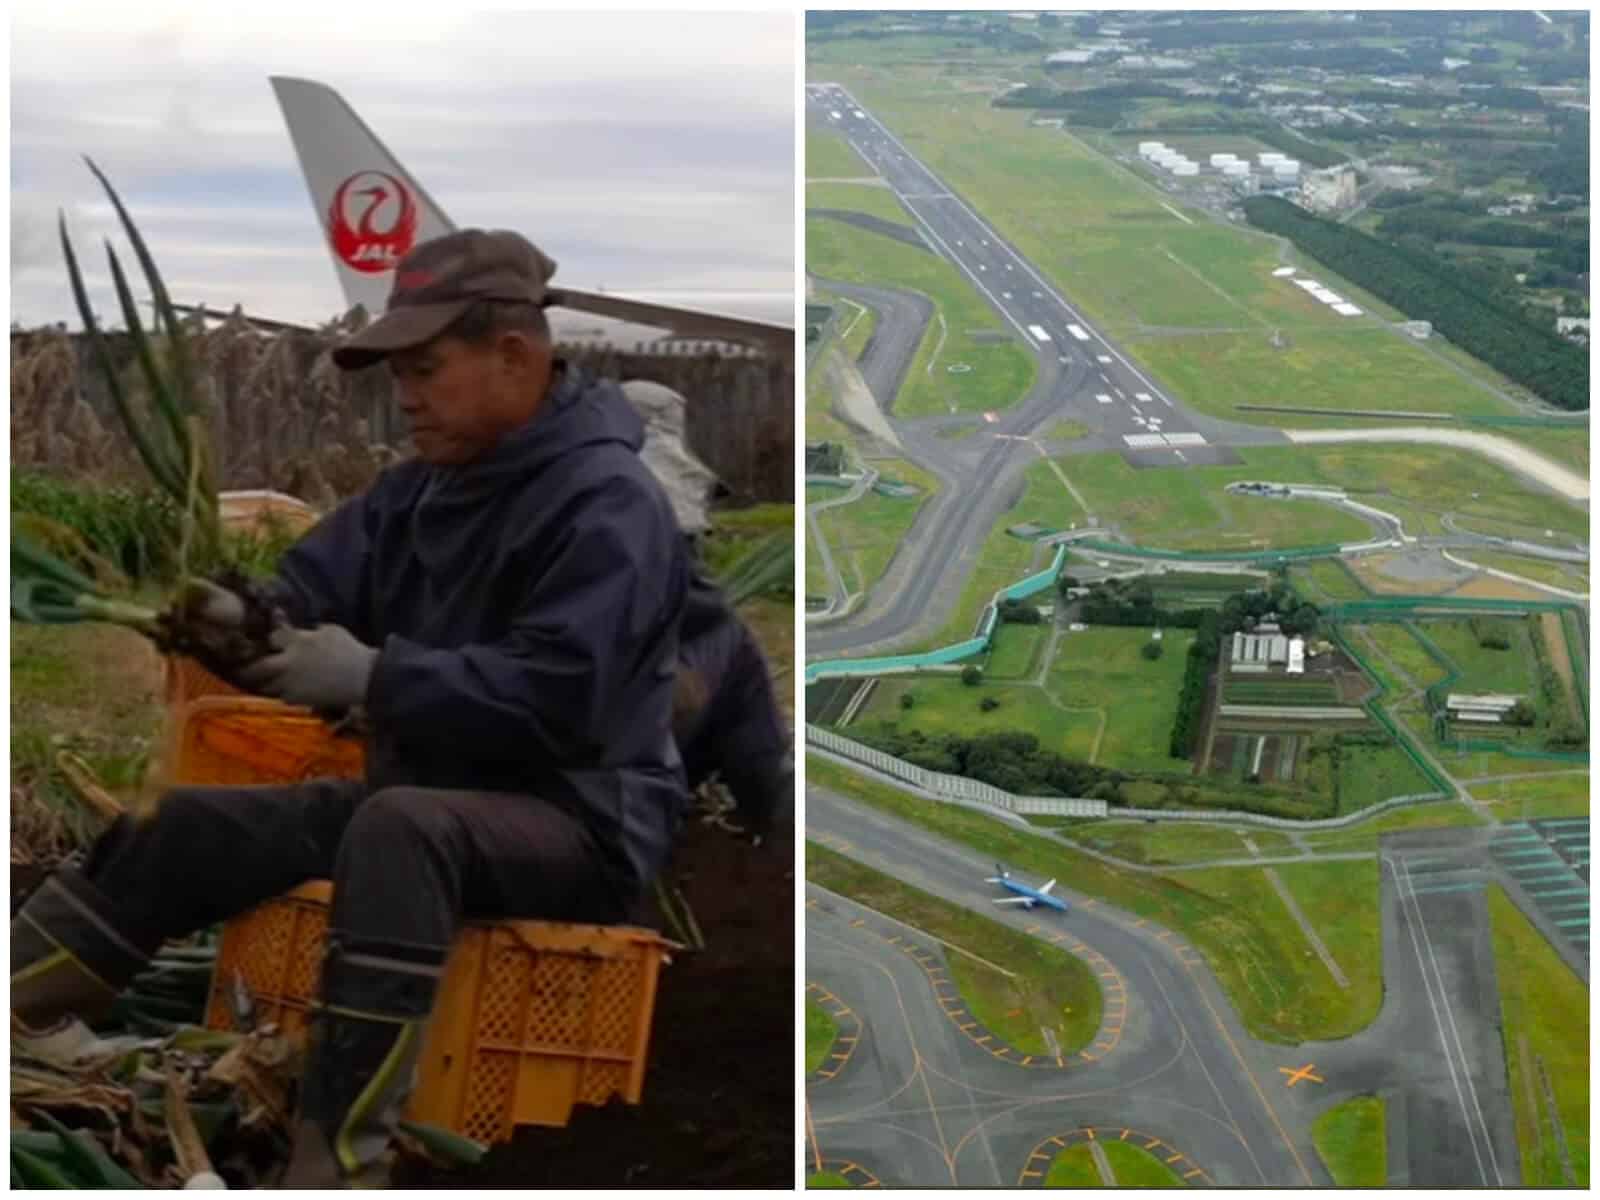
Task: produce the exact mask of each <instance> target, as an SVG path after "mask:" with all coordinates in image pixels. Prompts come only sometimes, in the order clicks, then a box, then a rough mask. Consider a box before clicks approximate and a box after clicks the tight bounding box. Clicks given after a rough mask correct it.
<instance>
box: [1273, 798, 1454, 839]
mask: <svg viewBox="0 0 1600 1200" xmlns="http://www.w3.org/2000/svg"><path fill="white" fill-rule="evenodd" d="M1482 824H1483V818H1482V817H1480V816H1479V815H1478V814H1477V812H1476V811H1474V810H1473V809H1470V808H1468V807H1467V806H1466V805H1464V804H1460V803H1458V802H1456V801H1454V800H1433V801H1429V802H1427V803H1424V804H1408V805H1406V806H1405V807H1404V808H1397V809H1395V810H1394V811H1392V812H1386V813H1384V814H1382V815H1381V816H1377V817H1373V818H1372V819H1371V820H1370V821H1362V822H1361V823H1360V824H1358V825H1357V826H1355V828H1353V829H1337V830H1332V831H1330V832H1328V833H1307V834H1304V835H1303V837H1302V840H1303V841H1304V843H1305V844H1306V846H1307V847H1309V848H1310V849H1312V850H1318V851H1340V850H1348V851H1354V850H1366V851H1376V850H1377V848H1378V839H1379V838H1380V837H1381V836H1382V835H1383V834H1386V833H1398V832H1399V831H1400V830H1402V829H1445V828H1454V827H1456V826H1460V825H1482Z"/></svg>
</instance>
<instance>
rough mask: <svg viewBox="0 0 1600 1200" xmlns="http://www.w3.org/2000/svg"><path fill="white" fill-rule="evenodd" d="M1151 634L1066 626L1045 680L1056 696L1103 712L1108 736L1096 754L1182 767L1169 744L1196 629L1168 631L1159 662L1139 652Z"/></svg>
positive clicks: (1111, 762)
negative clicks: (1068, 628) (1068, 630)
mask: <svg viewBox="0 0 1600 1200" xmlns="http://www.w3.org/2000/svg"><path fill="white" fill-rule="evenodd" d="M1150 633H1151V631H1150V630H1148V629H1136V628H1111V627H1093V628H1090V629H1086V630H1083V631H1082V632H1079V633H1067V634H1064V635H1063V636H1062V638H1061V641H1060V643H1059V644H1058V645H1057V648H1056V657H1055V661H1054V662H1052V663H1051V664H1050V669H1049V673H1048V675H1047V676H1046V680H1045V686H1046V687H1047V688H1048V689H1049V691H1050V693H1051V694H1052V695H1053V696H1055V698H1056V699H1057V700H1058V701H1060V702H1061V703H1062V704H1070V705H1073V706H1075V707H1077V706H1082V707H1086V708H1099V709H1101V710H1102V711H1104V712H1105V714H1106V730H1105V735H1104V737H1103V738H1102V739H1101V743H1100V752H1099V754H1098V755H1097V756H1096V757H1095V759H1094V761H1095V762H1097V763H1099V764H1100V765H1102V766H1108V767H1122V768H1125V769H1127V770H1154V771H1171V770H1174V769H1175V768H1176V766H1177V764H1176V763H1175V761H1174V760H1173V759H1172V758H1171V756H1170V755H1169V754H1168V746H1169V744H1170V740H1171V736H1172V722H1173V721H1174V720H1175V719H1176V717H1177V713H1178V693H1179V690H1180V689H1181V687H1182V684H1183V672H1184V664H1185V661H1186V656H1187V654H1188V652H1189V646H1190V645H1191V644H1192V643H1193V641H1194V633H1193V631H1192V630H1187V629H1168V630H1166V631H1165V633H1164V636H1163V638H1162V645H1163V646H1164V647H1165V649H1164V651H1163V652H1162V655H1161V657H1160V658H1158V659H1155V660H1153V661H1152V660H1150V659H1146V658H1144V657H1143V656H1142V655H1141V654H1140V653H1139V651H1140V648H1141V647H1143V646H1144V645H1145V643H1147V642H1148V641H1150Z"/></svg>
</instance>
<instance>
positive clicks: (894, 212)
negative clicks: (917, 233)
mask: <svg viewBox="0 0 1600 1200" xmlns="http://www.w3.org/2000/svg"><path fill="white" fill-rule="evenodd" d="M806 208H808V209H813V208H842V209H845V210H846V211H848V212H859V213H866V214H867V215H868V216H873V217H881V218H882V219H883V220H885V221H892V222H893V223H894V224H896V225H904V226H905V227H906V228H907V229H911V228H914V227H915V226H916V218H914V217H913V216H912V215H911V214H910V213H908V212H907V211H906V210H905V209H904V208H902V207H901V205H900V201H898V200H896V199H895V198H894V193H893V192H892V191H890V190H889V189H888V188H886V187H878V186H876V185H875V184H871V183H810V184H807V185H806Z"/></svg>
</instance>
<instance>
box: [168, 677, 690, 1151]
mask: <svg viewBox="0 0 1600 1200" xmlns="http://www.w3.org/2000/svg"><path fill="white" fill-rule="evenodd" d="M169 753H170V757H169V759H168V761H169V762H170V763H171V764H172V766H173V776H174V780H173V781H174V782H175V783H180V784H207V785H224V786H228V785H232V786H244V785H249V784H261V783H288V782H294V781H296V780H301V779H315V778H331V777H355V776H359V775H360V774H361V770H362V747H361V745H360V744H359V743H358V742H355V741H351V740H348V739H341V738H336V737H334V736H333V734H332V731H331V730H330V729H329V728H328V726H327V725H326V724H324V723H323V722H322V721H320V720H318V719H317V718H316V717H313V716H312V715H311V714H310V713H308V712H306V711H305V710H303V709H295V708H291V707H289V706H287V705H283V704H279V703H278V702H277V701H274V700H263V699H259V698H254V697H243V696H208V697H202V698H200V699H198V700H193V701H191V702H190V703H188V704H187V705H185V706H184V707H183V708H182V709H181V710H180V711H179V713H178V718H177V721H176V723H175V728H174V731H173V736H172V740H171V746H170V748H169ZM332 890H333V889H332V885H331V884H330V883H328V882H327V881H326V880H314V881H312V882H309V883H305V884H302V885H301V886H300V887H298V888H295V889H294V890H293V891H291V892H289V893H287V894H286V895H284V896H280V897H277V898H276V899H273V900H269V901H268V902H267V903H265V904H262V905H259V906H258V907H256V908H254V909H252V910H251V911H249V912H247V913H242V914H240V915H239V916H237V917H235V918H234V919H233V920H231V921H229V922H228V923H227V924H226V926H225V927H224V929H223V934H222V944H221V946H220V947H219V948H218V951H217V968H216V971H215V972H214V974H213V977H212V986H211V996H210V1000H209V1003H208V1004H207V1007H206V1025H207V1026H208V1027H209V1028H212V1029H227V1028H231V1027H232V1024H233V993H234V985H235V979H236V978H240V979H242V980H243V981H244V984H245V986H246V987H247V988H248V989H249V992H250V997H251V1001H252V1003H253V1005H254V1008H255V1012H256V1019H257V1020H258V1021H260V1022H267V1021H272V1022H276V1023H277V1024H278V1025H279V1027H280V1028H282V1029H283V1030H284V1031H285V1032H288V1033H290V1034H301V1033H303V1032H304V1030H305V1027H306V1024H307V1022H308V1020H309V1018H310V1014H311V1011H312V1008H313V1005H314V1002H315V999H316V996H317V990H318V985H319V982H320V975H321V967H322V955H323V946H324V944H325V942H326V937H327V924H328V906H329V901H330V898H331V895H332ZM669 947H670V943H668V942H666V941H664V940H663V939H662V938H661V937H660V936H659V935H657V934H656V933H655V932H654V931H653V930H649V929H638V928H633V927H629V926H601V925H568V924H562V923H557V922H549V921H499V922H493V923H484V924H474V925H469V926H468V927H467V928H466V929H465V930H463V931H462V933H461V934H460V935H459V936H458V937H457V938H456V941H455V945H454V946H453V947H452V949H451V954H450V959H449V961H448V963H447V964H446V967H445V974H444V978H443V980H442V981H441V984H440V989H439V995H438V999H437V1000H436V1002H435V1004H434V1012H433V1017H432V1019H431V1021H430V1022H429V1026H428V1030H427V1034H426V1036H425V1038H424V1041H423V1047H422V1053H421V1057H420V1059H419V1060H418V1083H417V1088H416V1090H415V1091H414V1092H413V1094H412V1098H411V1102H410V1105H409V1107H408V1109H407V1115H408V1116H410V1117H411V1118H412V1119H414V1120H418V1121H426V1122H428V1123H430V1124H434V1125H439V1126H441V1127H443V1128H446V1129H452V1130H455V1131H456V1132H458V1133H462V1134H465V1135H466V1136H468V1137H472V1138H476V1139H478V1140H480V1141H486V1142H493V1141H504V1140H506V1139H508V1138H510V1137H511V1136H512V1134H513V1133H514V1132H515V1129H516V1127H517V1126H518V1125H565V1124H566V1123H567V1120H568V1119H569V1117H570V1116H571V1113H572V1107H573V1105H574V1104H604V1103H605V1102H606V1100H608V1099H609V1098H610V1097H611V1096H613V1095H618V1096H621V1097H622V1098H623V1099H624V1100H625V1101H627V1102H628V1103H630V1104H637V1103H638V1101H639V1097H640V1095H641V1094H642V1092H643V1089H644V1072H645V1057H646V1051H647V1050H648V1048H649V1040H650V1021H651V1016H652V1014H653V1012H654V1009H655V994H656V980H657V976H658V974H659V972H660V969H661V965H662V964H663V963H664V962H665V961H666V957H667V950H668V949H669Z"/></svg>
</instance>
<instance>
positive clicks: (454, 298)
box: [333, 229, 556, 371]
mask: <svg viewBox="0 0 1600 1200" xmlns="http://www.w3.org/2000/svg"><path fill="white" fill-rule="evenodd" d="M555 270H556V264H555V260H554V259H552V258H550V257H549V256H548V255H546V254H545V253H544V252H543V251H542V250H540V249H539V247H537V246H535V245H534V244H533V243H532V242H530V241H529V240H528V239H527V238H525V237H523V236H522V235H521V234H520V233H513V232H511V231H510V230H509V229H462V230H460V231H458V232H456V233H447V234H445V235H444V236H443V237H437V238H434V239H433V240H432V241H430V242H423V243H422V244H421V245H420V246H417V247H415V248H414V249H413V250H412V251H411V253H409V254H407V255H406V256H405V257H404V258H403V259H401V260H400V265H399V267H397V268H396V269H395V273H394V286H393V288H392V289H391V290H390V292H389V304H388V307H387V309H386V310H385V312H384V314H383V316H382V317H380V318H379V319H378V320H376V321H374V322H373V323H372V324H371V325H369V326H367V327H366V328H365V329H363V330H362V331H361V332H360V333H358V334H356V335H355V336H354V337H352V338H351V339H350V340H349V341H347V342H345V343H344V344H343V345H341V346H339V347H338V348H336V349H335V350H334V352H333V361H334V362H335V363H336V364H337V365H338V366H340V367H343V368H344V369H345V370H347V371H354V370H359V369H360V368H362V367H370V366H372V364H373V363H376V362H380V361H381V360H383V359H384V358H387V357H388V356H389V355H390V354H393V353H394V352H395V351H396V350H409V349H411V348H412V347H414V346H421V345H423V344H424V343H427V342H431V341H432V340H433V339H434V338H436V337H438V336H439V335H440V334H441V333H443V332H444V331H445V330H446V329H448V328H449V327H450V325H451V324H452V323H454V322H455V321H456V320H457V318H459V317H460V316H461V314H462V313H464V312H466V311H467V309H469V308H471V307H472V305H473V304H474V303H475V302H476V301H479V300H507V301H521V302H524V303H527V304H538V305H543V304H544V303H545V297H546V292H545V285H546V284H548V283H549V282H550V277H551V276H552V275H554V274H555Z"/></svg>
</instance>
